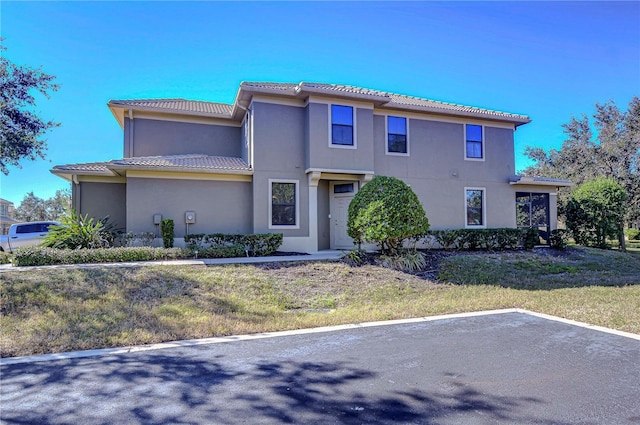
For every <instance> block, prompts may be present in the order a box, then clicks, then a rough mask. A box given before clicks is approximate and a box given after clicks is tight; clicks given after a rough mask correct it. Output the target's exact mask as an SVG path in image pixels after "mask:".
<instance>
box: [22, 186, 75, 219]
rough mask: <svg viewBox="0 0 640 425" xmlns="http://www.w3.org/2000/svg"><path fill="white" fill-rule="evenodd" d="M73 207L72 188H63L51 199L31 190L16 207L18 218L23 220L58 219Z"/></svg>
mask: <svg viewBox="0 0 640 425" xmlns="http://www.w3.org/2000/svg"><path fill="white" fill-rule="evenodd" d="M70 207H71V190H70V189H61V190H58V191H56V194H55V195H54V196H53V197H52V198H49V199H43V198H40V197H38V196H35V195H34V193H33V192H29V193H27V194H26V195H25V197H24V198H23V199H22V202H21V203H20V205H18V207H17V208H16V212H15V214H16V219H17V220H21V221H42V220H58V219H59V218H60V217H62V216H63V215H64V214H65V211H66V210H67V209H69V208H70Z"/></svg>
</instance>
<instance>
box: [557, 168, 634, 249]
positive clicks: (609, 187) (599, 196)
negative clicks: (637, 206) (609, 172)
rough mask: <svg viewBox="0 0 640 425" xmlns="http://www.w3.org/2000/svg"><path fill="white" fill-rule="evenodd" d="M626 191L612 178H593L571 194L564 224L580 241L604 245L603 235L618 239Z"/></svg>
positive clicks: (602, 246) (598, 245) (605, 246)
mask: <svg viewBox="0 0 640 425" xmlns="http://www.w3.org/2000/svg"><path fill="white" fill-rule="evenodd" d="M626 199H627V194H626V192H625V191H624V189H623V188H622V186H620V185H619V184H618V183H616V182H615V180H613V179H605V178H601V177H599V178H595V179H593V180H590V181H588V182H586V183H583V184H582V185H580V186H578V188H577V189H576V190H575V191H574V192H573V193H572V194H571V198H570V199H569V201H568V202H567V206H566V211H565V213H566V216H567V228H568V229H569V230H570V231H571V234H572V236H573V239H575V241H576V243H578V244H580V245H586V246H592V247H596V248H607V238H612V239H620V235H621V232H622V231H623V224H622V223H623V221H624V215H625V212H626V208H627V205H626Z"/></svg>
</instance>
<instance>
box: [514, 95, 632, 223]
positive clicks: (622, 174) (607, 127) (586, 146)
mask: <svg viewBox="0 0 640 425" xmlns="http://www.w3.org/2000/svg"><path fill="white" fill-rule="evenodd" d="M595 108H596V110H595V112H594V113H593V116H592V118H593V121H590V119H589V118H588V117H587V116H586V115H582V116H581V117H580V118H576V117H572V118H571V120H570V121H569V122H568V123H566V124H564V125H563V126H562V128H563V129H564V134H565V135H566V137H567V138H566V140H565V141H564V142H563V144H562V147H561V148H560V149H559V150H556V149H551V150H549V151H545V150H544V149H542V148H532V147H527V148H526V151H525V155H526V156H528V157H529V158H531V159H532V160H534V161H535V164H534V165H532V166H531V167H529V168H527V169H526V170H525V171H524V174H526V175H541V176H546V177H556V178H564V179H570V180H571V181H572V182H573V183H575V184H576V185H578V186H579V185H581V184H582V183H584V182H586V181H588V180H591V179H593V178H595V177H604V178H610V179H613V180H615V181H616V182H617V183H618V184H619V185H620V186H622V188H623V189H624V191H625V192H626V194H627V204H626V208H625V209H626V211H625V212H626V218H627V219H628V220H640V98H638V97H637V96H634V97H633V99H632V100H631V102H629V105H628V108H627V110H626V111H621V110H620V109H619V108H618V107H617V106H616V104H615V103H614V102H613V101H609V102H606V103H603V104H596V105H595ZM567 200H568V192H566V191H565V192H564V194H563V196H562V197H561V202H562V203H563V205H566V202H567Z"/></svg>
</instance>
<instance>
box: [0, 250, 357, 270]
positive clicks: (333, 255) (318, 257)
mask: <svg viewBox="0 0 640 425" xmlns="http://www.w3.org/2000/svg"><path fill="white" fill-rule="evenodd" d="M344 254H345V252H344V251H338V250H326V251H320V252H316V253H313V254H302V255H274V256H269V257H238V258H202V259H197V260H167V261H131V262H124V263H91V264H56V265H53V266H28V267H14V266H13V265H12V264H0V273H1V272H7V271H24V270H41V269H68V268H81V269H90V268H98V267H143V266H214V265H222V264H256V263H286V262H295V261H331V260H339V259H340V258H342V256H343V255H344Z"/></svg>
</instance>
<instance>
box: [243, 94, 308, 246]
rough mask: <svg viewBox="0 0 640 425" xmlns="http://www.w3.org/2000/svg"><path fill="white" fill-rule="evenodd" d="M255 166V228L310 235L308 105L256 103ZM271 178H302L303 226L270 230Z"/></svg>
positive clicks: (301, 216) (300, 184) (300, 203)
mask: <svg viewBox="0 0 640 425" xmlns="http://www.w3.org/2000/svg"><path fill="white" fill-rule="evenodd" d="M252 109H253V125H254V127H255V129H256V130H255V131H254V135H253V136H254V141H253V146H254V158H255V169H254V174H253V200H254V204H253V228H254V229H253V230H254V232H256V233H266V232H281V233H282V234H283V235H284V236H308V235H309V188H308V179H307V175H306V174H305V169H304V143H303V141H304V137H305V136H304V131H305V126H304V124H305V119H304V108H299V107H295V106H286V105H274V104H270V103H259V102H254V103H253V104H252ZM269 179H284V180H296V181H298V186H299V187H298V189H299V202H298V203H299V208H300V225H299V229H269V222H270V217H269V202H270V199H269Z"/></svg>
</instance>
